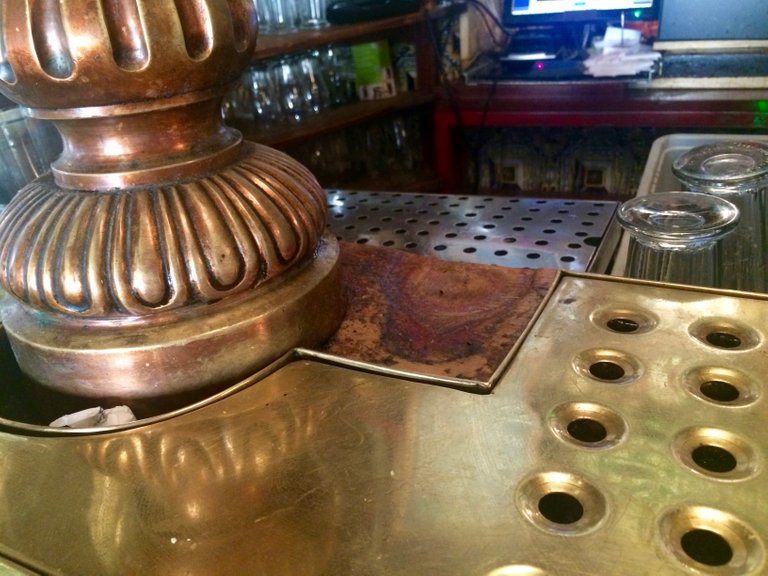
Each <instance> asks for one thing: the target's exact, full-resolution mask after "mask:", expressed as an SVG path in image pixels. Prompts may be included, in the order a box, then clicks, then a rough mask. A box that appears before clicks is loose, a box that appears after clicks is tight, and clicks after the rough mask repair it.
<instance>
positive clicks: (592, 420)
mask: <svg viewBox="0 0 768 576" xmlns="http://www.w3.org/2000/svg"><path fill="white" fill-rule="evenodd" d="M549 425H550V427H551V428H552V430H553V432H554V433H555V434H556V435H557V436H558V437H560V438H561V439H563V440H565V441H566V442H569V443H571V444H574V445H576V446H580V447H584V448H591V449H605V448H611V447H613V446H615V445H617V444H618V443H619V442H621V441H622V440H623V439H624V437H625V436H626V433H627V425H626V423H625V421H624V419H623V418H622V417H621V416H619V415H618V414H617V413H616V412H614V411H613V410H611V409H610V408H607V407H605V406H603V405H601V404H596V403H592V402H569V403H566V404H561V405H559V406H557V407H556V408H555V409H554V410H552V412H551V414H550V417H549Z"/></svg>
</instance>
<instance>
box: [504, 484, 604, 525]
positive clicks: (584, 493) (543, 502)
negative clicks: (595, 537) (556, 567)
mask: <svg viewBox="0 0 768 576" xmlns="http://www.w3.org/2000/svg"><path fill="white" fill-rule="evenodd" d="M517 506H518V508H519V509H520V511H521V512H522V513H523V515H524V516H525V517H526V518H527V519H528V520H529V521H530V522H531V523H532V524H533V525H535V526H536V527H538V528H540V529H542V530H545V531H547V532H550V533H554V534H560V535H564V536H573V535H578V534H585V533H587V532H590V531H592V530H594V529H595V528H596V527H597V526H598V525H599V524H600V522H601V521H602V520H603V518H605V515H606V512H607V505H606V501H605V497H604V496H603V494H602V493H601V492H600V490H598V489H597V488H596V487H595V486H593V485H592V484H591V483H590V482H588V481H586V480H585V479H584V478H581V477H580V476H577V475H575V474H569V473H566V472H544V473H541V474H537V475H535V476H531V477H529V478H528V479H527V480H525V481H523V483H522V484H520V486H519V488H518V491H517Z"/></svg>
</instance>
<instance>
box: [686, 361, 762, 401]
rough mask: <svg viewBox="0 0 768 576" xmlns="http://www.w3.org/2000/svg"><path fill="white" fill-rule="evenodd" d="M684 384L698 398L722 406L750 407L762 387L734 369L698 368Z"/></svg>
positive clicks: (689, 375) (689, 374)
mask: <svg viewBox="0 0 768 576" xmlns="http://www.w3.org/2000/svg"><path fill="white" fill-rule="evenodd" d="M683 382H684V385H685V387H686V389H687V390H688V392H690V393H691V394H693V395H694V396H696V397H697V398H699V399H701V400H704V401H705V402H708V403H711V404H717V405H720V406H733V407H735V406H748V405H750V404H753V403H754V402H756V401H757V399H758V398H759V396H760V386H759V385H758V384H757V383H756V382H755V381H754V380H753V379H752V378H750V377H748V376H747V375H746V374H744V373H742V372H739V371H738V370H734V369H732V368H722V367H717V366H700V367H696V368H693V369H691V370H689V371H688V372H687V373H686V374H685V376H684V378H683Z"/></svg>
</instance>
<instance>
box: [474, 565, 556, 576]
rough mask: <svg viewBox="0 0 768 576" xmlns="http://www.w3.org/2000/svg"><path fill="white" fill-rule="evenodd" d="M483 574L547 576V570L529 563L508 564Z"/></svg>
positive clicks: (495, 575) (488, 575)
mask: <svg viewBox="0 0 768 576" xmlns="http://www.w3.org/2000/svg"><path fill="white" fill-rule="evenodd" d="M485 576H549V572H545V571H544V570H542V569H541V568H537V567H536V566H531V565H529V564H509V565H508V566H501V567H499V568H494V569H493V570H491V571H490V572H488V573H487V574H486V575H485Z"/></svg>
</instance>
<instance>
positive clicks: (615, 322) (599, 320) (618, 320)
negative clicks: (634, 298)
mask: <svg viewBox="0 0 768 576" xmlns="http://www.w3.org/2000/svg"><path fill="white" fill-rule="evenodd" d="M591 320H592V323H593V324H595V325H596V326H599V327H600V328H603V329H606V330H609V331H610V332H616V333H619V334H643V333H645V332H649V331H651V330H653V329H654V328H655V327H656V326H657V325H658V320H657V319H656V318H655V317H654V316H652V315H651V314H648V313H646V312H642V311H640V310H635V309H632V308H604V309H602V310H598V311H597V312H595V313H594V314H592V317H591Z"/></svg>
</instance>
